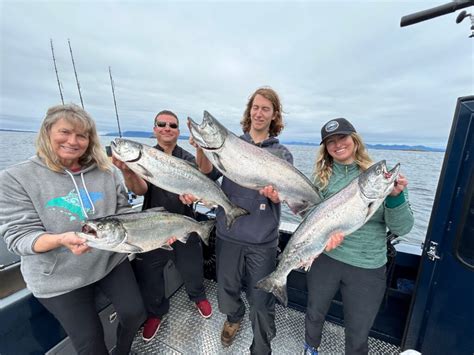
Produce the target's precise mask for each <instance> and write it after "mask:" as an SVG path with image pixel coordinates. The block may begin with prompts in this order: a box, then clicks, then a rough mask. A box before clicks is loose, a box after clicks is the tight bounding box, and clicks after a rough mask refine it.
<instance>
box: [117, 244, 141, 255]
mask: <svg viewBox="0 0 474 355" xmlns="http://www.w3.org/2000/svg"><path fill="white" fill-rule="evenodd" d="M118 248H119V249H120V250H121V251H122V252H126V253H142V252H143V251H144V250H143V249H142V248H140V247H139V246H136V245H133V244H130V243H127V242H124V243H122V244H120V246H118Z"/></svg>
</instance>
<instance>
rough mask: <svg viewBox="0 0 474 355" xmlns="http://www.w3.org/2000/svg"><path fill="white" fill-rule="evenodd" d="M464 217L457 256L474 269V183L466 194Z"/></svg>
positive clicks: (472, 182)
mask: <svg viewBox="0 0 474 355" xmlns="http://www.w3.org/2000/svg"><path fill="white" fill-rule="evenodd" d="M463 211H464V213H463V215H464V216H463V217H462V220H461V221H462V222H464V223H461V224H460V229H459V231H458V233H459V234H458V238H456V239H457V242H458V243H457V246H456V254H457V257H458V259H459V260H460V261H461V262H462V263H463V264H464V265H466V266H468V267H470V268H473V269H474V181H471V183H470V187H469V189H468V193H466V198H465V203H464V208H463Z"/></svg>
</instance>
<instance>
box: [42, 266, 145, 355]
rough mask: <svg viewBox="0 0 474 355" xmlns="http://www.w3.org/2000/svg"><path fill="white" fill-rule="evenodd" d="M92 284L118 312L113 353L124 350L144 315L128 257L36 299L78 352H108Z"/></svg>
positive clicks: (125, 351)
mask: <svg viewBox="0 0 474 355" xmlns="http://www.w3.org/2000/svg"><path fill="white" fill-rule="evenodd" d="M96 286H98V287H99V288H100V289H101V291H103V292H104V294H105V295H106V296H107V297H108V298H109V300H110V301H111V302H112V304H113V305H114V308H115V311H116V312H117V315H118V319H119V325H118V327H117V343H116V347H115V350H114V354H128V352H129V351H130V347H131V346H132V342H133V338H134V336H135V333H136V332H137V331H138V329H139V328H140V326H141V324H142V323H143V322H144V320H145V317H146V315H145V308H144V306H143V301H142V298H141V295H140V291H139V289H138V286H137V283H136V280H135V276H134V274H133V271H132V268H131V266H130V262H129V261H128V259H126V260H125V261H124V262H122V263H121V264H120V265H118V266H116V267H115V268H114V269H113V270H112V271H111V272H110V273H109V274H108V275H107V276H105V277H104V278H103V279H101V280H99V281H97V282H95V283H94V284H91V285H88V286H85V287H81V288H79V289H76V290H74V291H71V292H68V293H66V294H63V295H60V296H56V297H51V298H39V299H38V300H39V301H40V302H41V304H43V306H45V307H46V309H47V310H48V311H50V312H51V313H52V314H53V315H54V316H55V317H56V318H57V319H58V320H59V322H60V323H61V325H62V326H63V328H64V330H65V331H66V333H67V334H68V335H69V338H70V339H71V341H72V344H73V346H74V349H75V350H76V351H77V353H78V354H94V355H101V354H108V353H109V352H108V351H107V348H106V346H105V342H104V330H103V328H102V324H101V322H100V319H99V315H98V313H97V310H96V305H95V296H96V295H95V293H96V290H95V287H96Z"/></svg>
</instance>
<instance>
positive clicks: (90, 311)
mask: <svg viewBox="0 0 474 355" xmlns="http://www.w3.org/2000/svg"><path fill="white" fill-rule="evenodd" d="M36 146H37V152H36V155H35V156H33V157H31V158H30V159H28V160H27V161H25V162H22V163H19V164H17V165H14V166H11V167H9V168H7V169H6V170H3V171H1V172H0V191H1V194H0V210H1V211H2V214H1V215H0V235H1V236H2V237H3V238H4V239H5V242H6V243H7V246H8V248H9V250H10V251H11V252H13V253H16V254H18V255H20V256H21V271H22V274H23V277H24V279H25V281H26V284H27V287H28V288H29V289H30V291H31V292H32V293H33V295H34V296H35V297H36V298H37V299H38V300H39V301H40V302H41V303H42V304H43V305H44V306H45V307H46V308H47V309H48V310H49V311H50V312H51V313H52V314H53V315H54V316H55V317H56V318H57V319H58V321H59V322H60V323H61V325H62V326H63V328H64V329H65V331H66V333H67V334H68V335H69V337H70V339H71V341H72V344H73V346H74V348H75V350H76V352H77V353H79V354H108V351H107V348H106V346H105V342H104V333H103V329H102V325H101V323H100V320H99V317H98V315H97V312H96V309H95V302H94V299H95V293H96V289H97V287H99V288H100V289H101V290H102V291H103V292H104V293H105V294H106V296H107V297H108V298H109V299H110V300H111V302H112V303H113V305H114V307H115V309H116V311H117V314H118V317H119V323H120V324H119V326H118V329H117V344H116V348H115V354H128V352H129V350H130V347H131V344H132V341H133V338H134V335H135V333H136V332H137V330H138V328H139V327H140V325H141V323H142V322H143V321H144V319H145V310H144V306H143V302H142V300H141V296H140V291H139V289H138V286H137V283H136V280H135V277H134V274H133V271H132V269H131V266H130V263H129V260H128V258H127V255H125V254H118V253H113V252H109V251H103V250H98V249H90V248H89V247H88V246H87V245H86V244H85V240H83V239H82V238H79V237H78V236H76V234H75V232H77V231H80V230H81V222H82V221H84V220H87V219H88V218H98V217H102V216H106V215H111V214H115V213H118V212H121V211H123V210H125V209H127V208H128V203H127V196H126V192H125V189H124V186H123V184H122V180H121V177H120V172H119V171H118V170H117V169H116V168H115V167H113V166H112V165H111V164H110V163H109V161H108V160H107V157H106V156H105V154H104V152H103V148H102V147H101V146H100V143H99V137H98V135H97V130H96V127H95V123H94V121H93V119H92V118H91V117H90V116H89V114H88V113H87V112H86V111H84V110H83V109H82V108H80V107H79V106H77V105H74V104H68V105H58V106H54V107H51V108H50V109H49V110H48V112H47V113H46V117H45V118H44V120H43V123H42V125H41V128H40V131H39V134H38V138H37V142H36ZM124 285H127V287H124Z"/></svg>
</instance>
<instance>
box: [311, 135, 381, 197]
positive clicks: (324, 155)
mask: <svg viewBox="0 0 474 355" xmlns="http://www.w3.org/2000/svg"><path fill="white" fill-rule="evenodd" d="M350 136H351V137H352V140H353V141H354V145H355V159H354V162H355V163H356V164H357V165H358V166H359V168H360V169H361V170H362V171H365V170H367V169H368V168H369V167H370V166H371V165H372V164H373V161H372V159H371V158H370V156H369V153H368V152H367V148H366V147H365V144H364V141H363V140H362V137H361V136H360V135H359V134H358V133H356V132H353V133H351V134H350ZM333 163H334V159H333V158H332V156H331V155H329V153H328V150H327V149H326V144H325V143H324V142H323V143H322V144H321V146H320V148H319V151H318V154H317V155H316V161H315V163H314V171H313V180H314V183H315V184H316V186H317V187H318V188H319V189H321V190H323V189H325V188H326V186H328V183H329V178H330V177H331V174H332V166H333Z"/></svg>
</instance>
